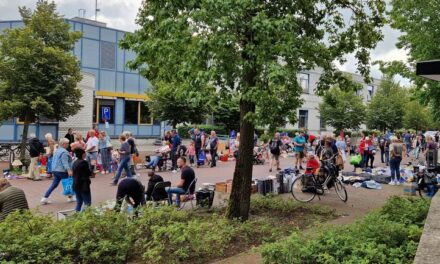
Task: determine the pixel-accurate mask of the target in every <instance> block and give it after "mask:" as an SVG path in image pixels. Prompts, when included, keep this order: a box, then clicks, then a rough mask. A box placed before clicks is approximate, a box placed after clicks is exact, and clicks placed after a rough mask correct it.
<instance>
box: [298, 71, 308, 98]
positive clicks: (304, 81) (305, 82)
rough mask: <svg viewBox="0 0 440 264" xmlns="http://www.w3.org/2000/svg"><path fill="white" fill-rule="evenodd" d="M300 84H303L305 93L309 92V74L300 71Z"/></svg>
mask: <svg viewBox="0 0 440 264" xmlns="http://www.w3.org/2000/svg"><path fill="white" fill-rule="evenodd" d="M299 85H300V86H301V88H302V90H303V92H304V93H309V92H310V90H309V74H306V73H300V74H299Z"/></svg>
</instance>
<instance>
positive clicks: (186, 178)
mask: <svg viewBox="0 0 440 264" xmlns="http://www.w3.org/2000/svg"><path fill="white" fill-rule="evenodd" d="M177 165H178V166H179V168H180V171H181V176H180V182H179V183H178V184H177V186H176V187H169V188H166V189H165V190H166V191H167V193H168V203H169V204H170V205H172V204H173V194H175V195H176V205H177V206H178V207H180V195H182V194H185V193H187V191H188V190H189V193H190V194H194V190H195V188H196V186H195V185H194V184H193V185H191V183H193V181H194V179H195V178H196V174H195V173H194V170H193V169H192V168H191V167H188V166H187V165H186V158H184V157H181V158H179V159H178V160H177ZM190 187H191V188H190Z"/></svg>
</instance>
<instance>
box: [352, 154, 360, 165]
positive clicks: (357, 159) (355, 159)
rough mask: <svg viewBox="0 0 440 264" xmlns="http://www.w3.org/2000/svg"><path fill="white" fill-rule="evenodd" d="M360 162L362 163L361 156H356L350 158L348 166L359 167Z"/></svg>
mask: <svg viewBox="0 0 440 264" xmlns="http://www.w3.org/2000/svg"><path fill="white" fill-rule="evenodd" d="M361 161H362V157H361V155H356V156H353V157H351V159H350V164H351V165H359V164H360V163H361Z"/></svg>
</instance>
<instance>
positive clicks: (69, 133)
mask: <svg viewBox="0 0 440 264" xmlns="http://www.w3.org/2000/svg"><path fill="white" fill-rule="evenodd" d="M64 137H65V138H67V139H68V140H69V147H68V148H67V151H69V152H72V148H71V147H70V146H71V145H72V143H73V142H75V136H74V135H73V129H72V128H69V129H67V134H66V135H65V136H64Z"/></svg>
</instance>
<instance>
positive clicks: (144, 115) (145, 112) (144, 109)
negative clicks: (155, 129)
mask: <svg viewBox="0 0 440 264" xmlns="http://www.w3.org/2000/svg"><path fill="white" fill-rule="evenodd" d="M139 103H140V104H141V105H140V110H141V113H140V120H139V121H140V122H139V123H141V124H148V125H149V124H151V113H150V109H148V106H147V104H146V103H145V102H139Z"/></svg>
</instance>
